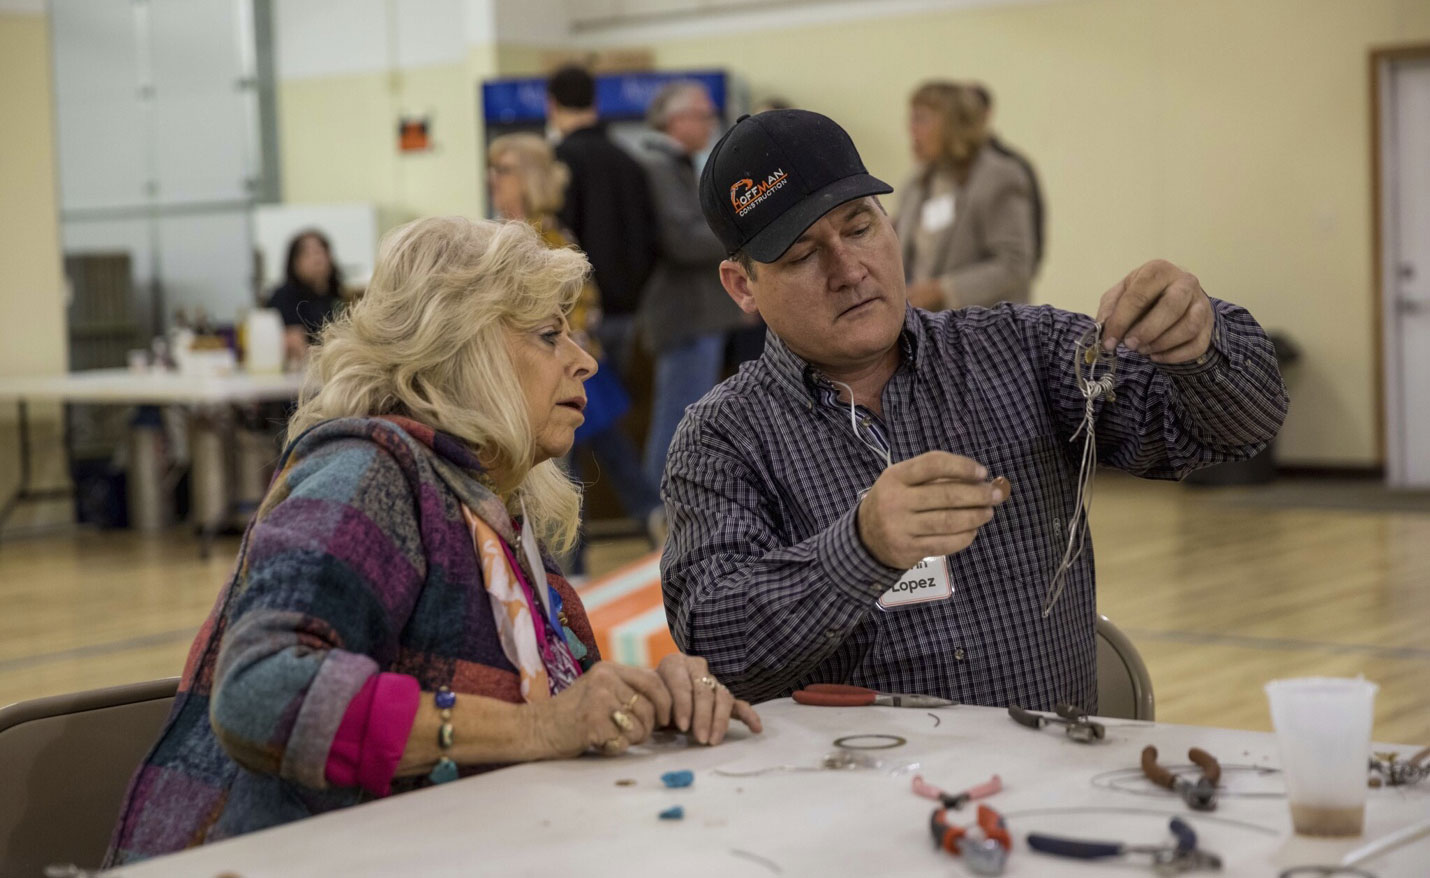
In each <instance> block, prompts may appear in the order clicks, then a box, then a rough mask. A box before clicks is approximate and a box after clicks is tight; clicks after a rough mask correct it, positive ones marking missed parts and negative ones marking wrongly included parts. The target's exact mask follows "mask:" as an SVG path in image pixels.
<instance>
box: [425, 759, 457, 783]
mask: <svg viewBox="0 0 1430 878" xmlns="http://www.w3.org/2000/svg"><path fill="white" fill-rule="evenodd" d="M427 779H428V780H430V781H432V782H433V783H447V782H448V781H453V780H456V779H457V763H455V762H453V761H452V760H450V759H448V758H447V757H446V756H443V757H442V758H441V759H438V760H437V767H436V768H434V769H432V773H431V774H429V775H427Z"/></svg>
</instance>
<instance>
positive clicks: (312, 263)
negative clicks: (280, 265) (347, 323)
mask: <svg viewBox="0 0 1430 878" xmlns="http://www.w3.org/2000/svg"><path fill="white" fill-rule="evenodd" d="M283 278H284V280H283V284H282V286H280V287H278V289H276V290H274V291H273V294H272V295H271V296H269V297H268V307H270V308H272V309H274V310H275V311H277V312H278V313H279V315H281V316H282V317H283V328H284V333H283V353H284V357H283V358H284V359H285V360H286V361H288V362H290V363H301V362H302V361H303V359H304V358H305V357H306V356H307V355H308V346H309V345H311V344H314V343H316V342H317V340H318V333H319V332H320V331H321V330H322V328H323V326H324V324H326V323H327V322H328V321H329V320H331V319H333V317H334V316H336V315H337V313H338V312H339V311H340V310H341V308H342V305H343V298H342V296H343V275H342V272H341V271H339V270H338V264H337V262H336V261H334V259H333V248H332V246H331V245H330V244H329V243H328V239H327V236H325V235H324V234H323V233H322V232H320V231H318V230H317V229H307V230H305V231H302V232H299V233H298V234H296V235H294V236H293V240H292V241H290V242H289V244H288V262H287V267H286V268H285V269H284V274H283Z"/></svg>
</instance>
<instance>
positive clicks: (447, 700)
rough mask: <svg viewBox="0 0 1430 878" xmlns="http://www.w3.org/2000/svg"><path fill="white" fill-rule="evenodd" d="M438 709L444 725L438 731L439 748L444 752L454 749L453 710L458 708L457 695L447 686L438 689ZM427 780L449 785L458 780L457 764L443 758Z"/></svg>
mask: <svg viewBox="0 0 1430 878" xmlns="http://www.w3.org/2000/svg"><path fill="white" fill-rule="evenodd" d="M434 700H435V701H436V702H437V709H438V710H439V711H441V716H442V725H441V726H440V727H439V728H438V729H437V746H439V747H441V748H442V749H443V750H450V749H452V708H453V707H456V706H457V693H455V692H453V691H452V690H451V689H450V688H448V687H446V686H441V687H439V688H438V689H437V694H436V698H435V699H434ZM427 779H428V780H430V781H432V783H434V784H435V783H447V782H448V781H452V780H456V779H457V763H455V762H453V761H452V760H451V759H450V758H449V757H447V756H443V757H442V758H441V759H438V760H437V765H436V767H434V768H433V769H432V772H431V773H430V774H428V775H427Z"/></svg>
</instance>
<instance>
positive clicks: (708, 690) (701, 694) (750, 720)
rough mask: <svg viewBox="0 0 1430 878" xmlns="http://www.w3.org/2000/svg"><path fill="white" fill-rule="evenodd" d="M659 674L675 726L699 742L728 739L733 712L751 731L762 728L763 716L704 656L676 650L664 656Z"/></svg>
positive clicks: (711, 742) (757, 730)
mask: <svg viewBox="0 0 1430 878" xmlns="http://www.w3.org/2000/svg"><path fill="white" fill-rule="evenodd" d="M656 673H657V674H659V675H660V679H661V680H662V681H663V682H664V683H665V688H666V689H667V690H669V692H670V699H671V704H672V708H671V709H672V712H673V714H674V715H673V717H672V720H673V722H674V725H675V727H676V728H678V729H680V730H681V731H682V732H687V731H688V732H690V733H691V734H693V735H694V736H695V740H697V741H699V742H700V743H702V744H712V745H713V744H718V743H720V742H721V741H723V740H725V732H726V730H727V729H728V728H729V727H730V716H731V714H732V713H733V714H734V716H735V718H736V719H738V720H739V721H740V722H742V723H744V724H745V725H747V726H749V727H750V731H752V732H760V731H761V730H763V728H764V726H763V725H761V723H760V715H759V714H757V713H755V709H754V708H753V707H751V706H750V705H749V703H748V702H745V701H741V700H739V699H738V698H736V697H735V696H734V695H732V694H730V690H729V689H727V688H725V686H724V684H722V683H721V682H720V681H719V680H716V679H715V677H714V676H713V675H712V674H711V673H710V666H709V665H708V664H706V663H705V659H703V658H699V657H698V656H691V655H685V654H684V653H679V652H677V653H674V654H673V655H668V656H666V657H665V658H663V659H661V661H660V666H659V667H657V668H656Z"/></svg>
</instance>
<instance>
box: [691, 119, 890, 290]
mask: <svg viewBox="0 0 1430 878" xmlns="http://www.w3.org/2000/svg"><path fill="white" fill-rule="evenodd" d="M893 191H894V188H893V187H892V186H890V185H889V184H888V183H885V182H884V181H883V180H880V179H878V178H877V177H873V176H871V175H870V174H869V172H868V170H866V169H865V167H864V161H863V160H862V159H860V158H859V151H858V150H857V149H855V148H854V141H852V140H850V139H849V134H848V133H847V132H845V130H844V129H843V128H840V127H839V125H838V123H836V122H835V121H834V120H833V119H830V118H829V117H828V116H821V115H820V114H818V113H812V112H810V111H809V110H769V111H767V112H764V113H760V114H759V115H756V116H741V117H740V118H739V120H738V121H736V122H735V125H734V127H732V128H731V129H730V130H729V131H726V132H725V136H724V137H721V138H720V140H719V142H717V143H716V144H715V148H714V149H712V150H711V151H710V158H709V159H708V160H707V161H706V162H705V170H704V171H703V172H701V174H700V209H701V211H703V212H704V214H705V222H707V223H709V224H710V229H711V231H713V232H714V233H715V237H717V238H719V239H720V243H722V244H724V245H725V251H726V252H727V253H729V254H731V255H733V254H734V253H735V251H737V250H744V251H745V252H746V253H748V254H749V255H750V256H751V257H753V258H754V259H755V261H757V262H774V261H775V260H777V259H779V258H780V257H781V256H783V255H784V252H785V251H786V250H788V249H789V248H790V245H791V244H793V243H794V242H795V239H796V238H798V237H799V236H800V235H802V234H804V232H805V230H806V229H808V228H809V227H810V226H812V225H814V224H815V223H816V222H817V221H818V220H819V218H820V217H822V216H824V215H825V214H826V213H829V212H830V211H831V210H833V209H834V208H836V207H838V206H839V205H841V204H844V203H845V202H848V201H853V200H854V199H856V198H863V197H864V196H865V195H884V194H886V193H889V192H893Z"/></svg>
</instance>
